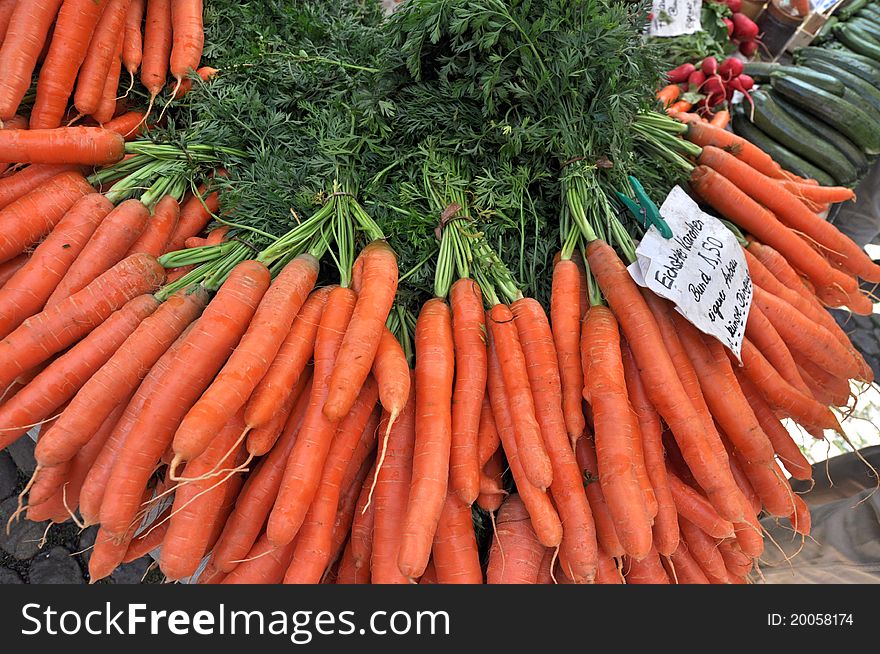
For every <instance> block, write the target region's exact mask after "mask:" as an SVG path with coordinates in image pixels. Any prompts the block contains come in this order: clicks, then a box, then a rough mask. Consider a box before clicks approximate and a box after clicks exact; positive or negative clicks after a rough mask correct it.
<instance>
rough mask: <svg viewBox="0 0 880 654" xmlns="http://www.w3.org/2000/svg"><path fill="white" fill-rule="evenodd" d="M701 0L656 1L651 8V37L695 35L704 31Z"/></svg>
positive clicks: (649, 28)
mask: <svg viewBox="0 0 880 654" xmlns="http://www.w3.org/2000/svg"><path fill="white" fill-rule="evenodd" d="M702 7H703V3H702V1H701V0H654V2H653V5H652V7H651V16H652V18H651V24H650V26H649V27H648V30H649V32H650V34H651V36H678V35H679V34H693V33H694V32H699V31H701V30H702V29H703V26H702V25H701V24H700V10H701V9H702Z"/></svg>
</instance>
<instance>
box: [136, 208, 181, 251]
mask: <svg viewBox="0 0 880 654" xmlns="http://www.w3.org/2000/svg"><path fill="white" fill-rule="evenodd" d="M179 217H180V205H179V204H178V202H177V200H176V199H175V198H174V197H172V196H170V195H166V196H165V197H163V198H162V199H161V200H159V202H158V203H156V206H155V208H154V209H153V215H152V216H150V218H149V219H147V224H146V227H145V228H144V231H143V232H141V235H140V236H139V237H138V239H137V240H136V241H135V242H134V243H133V244H132V246H131V247H130V248H129V249H128V254H134V253H135V252H146V253H147V254H152V255H153V256H154V257H158V256H161V255H162V254H163V253H164V252H165V245H166V243H168V239H169V238H170V237H171V232H172V231H174V227H175V226H176V225H177V220H178V218H179Z"/></svg>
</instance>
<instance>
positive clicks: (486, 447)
mask: <svg viewBox="0 0 880 654" xmlns="http://www.w3.org/2000/svg"><path fill="white" fill-rule="evenodd" d="M487 356H488V351H487ZM578 358H579V359H580V355H578ZM578 367H580V363H578ZM487 368H488V366H487ZM500 444H501V439H500V437H499V436H498V429H497V428H496V427H495V417H494V416H493V415H492V405H491V404H490V402H489V395H488V394H484V395H483V406H482V407H481V408H480V428H479V434H478V443H477V455H478V457H479V462H480V467H481V468H482V467H483V466H485V465H486V463H487V462H488V461H489V459H491V458H492V455H493V454H494V453H495V452H496V451H497V450H498V446H499V445H500Z"/></svg>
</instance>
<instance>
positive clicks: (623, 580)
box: [614, 558, 626, 584]
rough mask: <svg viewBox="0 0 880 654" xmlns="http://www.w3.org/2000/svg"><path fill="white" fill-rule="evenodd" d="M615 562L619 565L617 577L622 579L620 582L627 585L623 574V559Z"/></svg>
mask: <svg viewBox="0 0 880 654" xmlns="http://www.w3.org/2000/svg"><path fill="white" fill-rule="evenodd" d="M614 562H615V563H616V564H617V575H618V576H619V577H620V582H621V583H623V584H625V583H626V576H625V575H624V574H623V559H622V558H617V559H615V560H614Z"/></svg>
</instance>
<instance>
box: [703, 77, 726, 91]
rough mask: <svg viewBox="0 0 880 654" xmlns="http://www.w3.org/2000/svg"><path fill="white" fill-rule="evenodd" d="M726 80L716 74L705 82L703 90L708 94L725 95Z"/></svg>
mask: <svg viewBox="0 0 880 654" xmlns="http://www.w3.org/2000/svg"><path fill="white" fill-rule="evenodd" d="M724 91H725V89H724V82H723V81H722V80H721V78H720V77H718V76H717V75H715V76H714V77H710V78H709V79H707V80H706V81H705V82H704V83H703V92H704V93H705V94H706V95H724Z"/></svg>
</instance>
